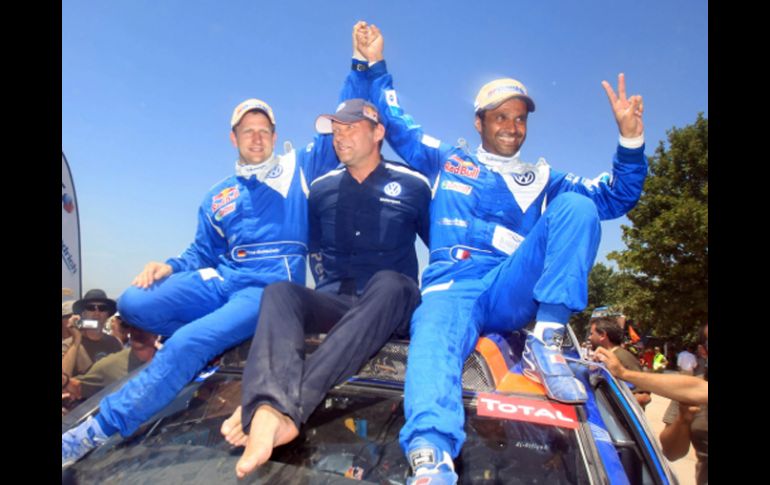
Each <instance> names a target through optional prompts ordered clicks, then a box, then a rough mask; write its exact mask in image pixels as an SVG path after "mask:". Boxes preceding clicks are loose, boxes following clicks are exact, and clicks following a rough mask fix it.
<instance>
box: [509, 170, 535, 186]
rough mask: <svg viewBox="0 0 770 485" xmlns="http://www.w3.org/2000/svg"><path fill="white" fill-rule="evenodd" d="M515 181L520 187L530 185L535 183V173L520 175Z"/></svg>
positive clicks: (514, 178) (515, 177)
mask: <svg viewBox="0 0 770 485" xmlns="http://www.w3.org/2000/svg"><path fill="white" fill-rule="evenodd" d="M513 180H515V181H516V183H517V184H519V185H530V184H531V183H532V182H534V181H535V172H527V173H522V174H519V175H514V176H513Z"/></svg>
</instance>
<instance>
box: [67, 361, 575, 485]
mask: <svg viewBox="0 0 770 485" xmlns="http://www.w3.org/2000/svg"><path fill="white" fill-rule="evenodd" d="M239 399H240V375H239V374H238V373H230V374H228V373H217V374H215V375H213V376H211V377H210V378H209V379H208V380H207V381H206V382H204V383H203V384H202V385H201V386H200V387H199V388H198V390H197V391H196V393H195V395H194V397H193V398H192V399H191V400H190V402H189V406H188V407H187V409H184V410H182V411H179V412H177V413H175V414H173V415H171V416H169V417H167V418H165V419H163V420H161V421H160V422H158V421H155V422H154V423H150V424H148V425H146V426H145V427H144V428H143V429H142V431H140V432H139V433H138V434H137V435H135V436H134V437H132V438H130V439H128V440H125V441H123V442H122V443H120V444H118V445H117V446H116V447H114V448H113V447H110V446H105V447H103V448H101V449H97V450H96V451H95V452H94V453H92V454H91V455H90V456H89V457H87V458H86V459H85V460H83V461H82V462H80V463H77V464H76V465H75V466H74V467H73V469H74V473H75V474H76V476H77V479H78V480H77V481H79V482H82V483H86V482H97V483H98V482H102V481H109V480H110V479H114V478H115V477H116V476H122V477H124V478H125V479H126V480H127V481H130V482H133V481H139V482H142V481H144V480H148V481H151V482H153V481H157V480H159V477H160V476H162V477H164V479H166V480H170V481H174V482H180V481H191V482H195V483H204V482H208V481H210V480H225V481H233V480H234V477H235V475H234V467H235V462H236V461H237V459H238V457H239V455H240V453H241V451H242V449H240V448H232V447H230V446H229V445H228V444H227V443H226V442H225V441H224V439H223V438H222V437H221V435H220V433H219V427H220V425H221V423H222V420H223V419H224V417H226V416H229V415H230V413H232V411H233V410H234V409H235V407H236V406H237V405H238V404H239ZM466 414H467V419H466V426H465V431H466V433H467V435H468V437H467V441H466V444H465V446H464V447H463V451H462V454H461V456H460V457H459V458H458V460H456V469H457V472H458V475H459V476H460V477H461V481H462V482H463V483H497V482H505V483H522V484H524V483H527V484H532V483H548V484H561V483H564V484H571V483H589V478H588V472H587V470H586V465H585V461H586V460H585V458H584V456H583V452H582V451H581V448H580V446H579V444H578V440H577V433H576V432H575V431H574V430H570V429H566V428H558V427H554V426H544V425H541V424H535V423H528V422H522V421H511V420H499V419H495V418H489V417H484V416H478V415H477V413H476V411H475V408H471V407H469V406H466ZM403 424H404V413H403V407H402V397H401V394H400V393H399V392H396V391H393V390H388V389H377V388H372V387H365V386H355V385H345V386H342V387H340V388H337V389H335V390H333V391H332V392H331V393H330V394H329V396H328V397H327V398H326V399H325V401H324V402H322V403H321V405H320V406H319V408H318V409H317V410H316V412H315V413H314V414H313V416H312V417H311V418H310V421H309V422H308V423H307V425H306V426H304V427H303V428H302V433H301V435H300V437H299V438H298V439H297V440H295V441H294V442H292V443H291V444H289V445H286V446H282V447H279V448H277V449H276V450H275V452H274V453H273V455H272V457H271V460H270V463H269V464H268V466H265V467H262V468H260V469H259V470H258V471H257V472H256V476H257V477H259V478H260V480H268V479H269V480H268V481H269V482H270V483H273V482H275V483H279V482H280V483H297V482H305V483H307V480H310V481H311V483H338V481H339V483H345V482H347V481H348V480H349V479H352V480H356V481H357V480H363V481H364V482H370V483H404V482H405V481H406V476H407V473H408V464H407V462H406V460H405V458H404V455H403V453H402V451H401V448H400V447H399V444H398V432H399V430H400V429H401V427H402V426H403ZM159 474H160V475H159ZM185 477H186V478H185ZM340 480H341V481H340ZM359 483H360V482H359Z"/></svg>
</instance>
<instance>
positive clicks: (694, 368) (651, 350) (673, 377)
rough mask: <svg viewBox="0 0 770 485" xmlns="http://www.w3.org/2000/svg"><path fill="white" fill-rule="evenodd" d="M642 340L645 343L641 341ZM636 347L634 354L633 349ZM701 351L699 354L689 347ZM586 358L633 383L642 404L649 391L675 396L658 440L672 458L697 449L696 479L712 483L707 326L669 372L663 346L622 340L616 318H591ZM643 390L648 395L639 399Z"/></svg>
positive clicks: (585, 351) (649, 393)
mask: <svg viewBox="0 0 770 485" xmlns="http://www.w3.org/2000/svg"><path fill="white" fill-rule="evenodd" d="M637 344H641V342H637ZM631 349H635V351H636V354H637V355H638V356H639V357H638V358H637V357H635V356H634V355H633V354H632V352H630V351H629V350H631ZM695 349H697V355H695V354H693V353H692V352H691V351H692V350H695ZM581 355H582V357H583V358H585V359H594V360H598V361H600V362H603V363H605V364H606V365H607V367H608V369H609V371H610V372H611V373H612V374H613V375H614V376H615V377H618V378H619V379H621V380H624V381H626V382H627V383H629V387H630V388H631V389H632V392H633V393H634V396H635V397H636V398H637V401H638V402H639V404H640V405H641V406H642V408H644V407H645V406H646V405H647V404H648V403H649V402H650V399H651V397H650V395H651V393H654V394H659V395H661V396H663V397H666V398H668V399H670V400H671V402H670V403H669V405H668V407H667V408H666V411H665V414H664V415H663V422H664V423H665V428H664V429H663V431H662V432H661V433H660V436H659V439H660V444H661V448H662V450H663V454H664V455H665V456H666V458H668V459H669V460H672V461H673V460H678V459H680V458H682V457H684V456H686V455H687V453H688V452H689V450H690V446H692V447H693V448H694V449H695V456H696V458H697V462H696V467H695V478H696V483H698V484H699V485H700V484H707V483H708V324H706V325H705V326H704V327H703V328H702V330H701V332H700V336H699V338H698V343H697V344H687V345H685V346H684V348H682V350H681V351H680V352H679V353H678V354H677V357H676V360H675V361H674V362H676V369H672V370H670V371H669V372H667V373H666V372H665V369H666V368H667V366H669V362H668V359H666V357H665V356H664V355H663V353H662V352H661V349H660V347H659V346H649V347H647V348H646V349H645V347H644V346H643V345H634V344H632V343H631V341H630V339H628V338H624V332H623V329H622V326H621V324H620V323H619V322H618V321H617V317H614V316H613V317H598V318H592V319H591V321H590V336H589V339H588V340H586V341H585V342H584V344H583V347H582V349H581ZM656 363H657V364H658V365H656ZM640 394H645V395H646V397H643V398H641V399H640Z"/></svg>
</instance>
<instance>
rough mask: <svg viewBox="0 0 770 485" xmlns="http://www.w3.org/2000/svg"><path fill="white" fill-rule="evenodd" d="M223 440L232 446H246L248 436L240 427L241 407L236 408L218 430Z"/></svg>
mask: <svg viewBox="0 0 770 485" xmlns="http://www.w3.org/2000/svg"><path fill="white" fill-rule="evenodd" d="M219 431H220V432H221V433H222V436H224V437H225V440H226V441H227V442H228V443H230V444H231V445H233V446H246V440H247V439H248V435H247V434H246V433H244V432H243V427H242V426H241V407H240V406H238V407H237V408H235V411H233V414H231V415H230V417H229V418H227V419H225V421H224V423H222V427H221V428H220V430H219Z"/></svg>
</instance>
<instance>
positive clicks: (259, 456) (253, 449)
mask: <svg viewBox="0 0 770 485" xmlns="http://www.w3.org/2000/svg"><path fill="white" fill-rule="evenodd" d="M298 435H299V430H298V429H297V427H296V426H295V425H294V421H292V420H291V418H290V417H288V416H286V415H285V414H283V413H280V412H279V411H277V410H276V409H275V408H273V407H271V406H268V405H267V404H263V405H262V406H260V407H259V408H258V409H257V412H256V413H255V414H254V419H252V420H251V427H250V428H249V435H248V437H247V441H246V449H245V450H244V451H243V455H242V456H241V459H240V460H238V463H237V464H236V465H235V474H236V475H237V476H238V478H243V477H245V476H246V475H248V474H249V473H251V472H253V471H254V470H256V468H257V467H258V466H260V465H262V464H263V463H265V462H266V461H267V460H269V459H270V455H271V454H272V453H273V448H275V447H276V446H281V445H285V444H286V443H288V442H289V441H291V440H293V439H294V438H296V437H297V436H298Z"/></svg>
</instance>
